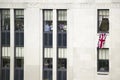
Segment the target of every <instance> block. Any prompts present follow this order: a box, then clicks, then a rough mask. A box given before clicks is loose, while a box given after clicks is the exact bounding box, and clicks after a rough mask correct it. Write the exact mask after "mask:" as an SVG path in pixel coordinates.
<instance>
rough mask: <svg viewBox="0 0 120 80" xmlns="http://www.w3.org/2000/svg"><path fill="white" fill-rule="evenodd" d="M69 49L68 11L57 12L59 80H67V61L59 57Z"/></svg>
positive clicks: (59, 10)
mask: <svg viewBox="0 0 120 80" xmlns="http://www.w3.org/2000/svg"><path fill="white" fill-rule="evenodd" d="M66 47H67V10H66V9H58V10H57V80H67V59H66V58H65V56H62V57H60V56H59V55H60V54H62V53H64V54H66V53H65V52H64V49H65V50H66Z"/></svg>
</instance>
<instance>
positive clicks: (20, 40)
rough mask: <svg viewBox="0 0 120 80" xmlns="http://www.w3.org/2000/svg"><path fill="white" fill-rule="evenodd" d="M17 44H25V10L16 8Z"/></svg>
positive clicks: (18, 45) (21, 45)
mask: <svg viewBox="0 0 120 80" xmlns="http://www.w3.org/2000/svg"><path fill="white" fill-rule="evenodd" d="M15 46H16V47H23V46H24V10H15Z"/></svg>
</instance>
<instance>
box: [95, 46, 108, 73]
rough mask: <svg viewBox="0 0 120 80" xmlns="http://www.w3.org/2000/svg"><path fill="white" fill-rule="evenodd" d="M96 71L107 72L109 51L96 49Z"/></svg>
mask: <svg viewBox="0 0 120 80" xmlns="http://www.w3.org/2000/svg"><path fill="white" fill-rule="evenodd" d="M97 51H98V71H99V72H108V71H109V49H108V48H101V49H100V48H98V50H97Z"/></svg>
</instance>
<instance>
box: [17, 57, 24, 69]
mask: <svg viewBox="0 0 120 80" xmlns="http://www.w3.org/2000/svg"><path fill="white" fill-rule="evenodd" d="M15 62H16V67H18V68H23V67H24V66H23V64H24V59H23V58H18V59H17V58H16V59H15Z"/></svg>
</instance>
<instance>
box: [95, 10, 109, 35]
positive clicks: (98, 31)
mask: <svg viewBox="0 0 120 80" xmlns="http://www.w3.org/2000/svg"><path fill="white" fill-rule="evenodd" d="M100 11H108V15H107V16H108V22H110V21H109V16H110V15H109V12H110V9H97V33H109V30H110V25H109V27H108V31H100V30H99V28H100V27H99V18H100V17H99V16H100V15H99V12H100ZM102 16H105V15H102Z"/></svg>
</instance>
